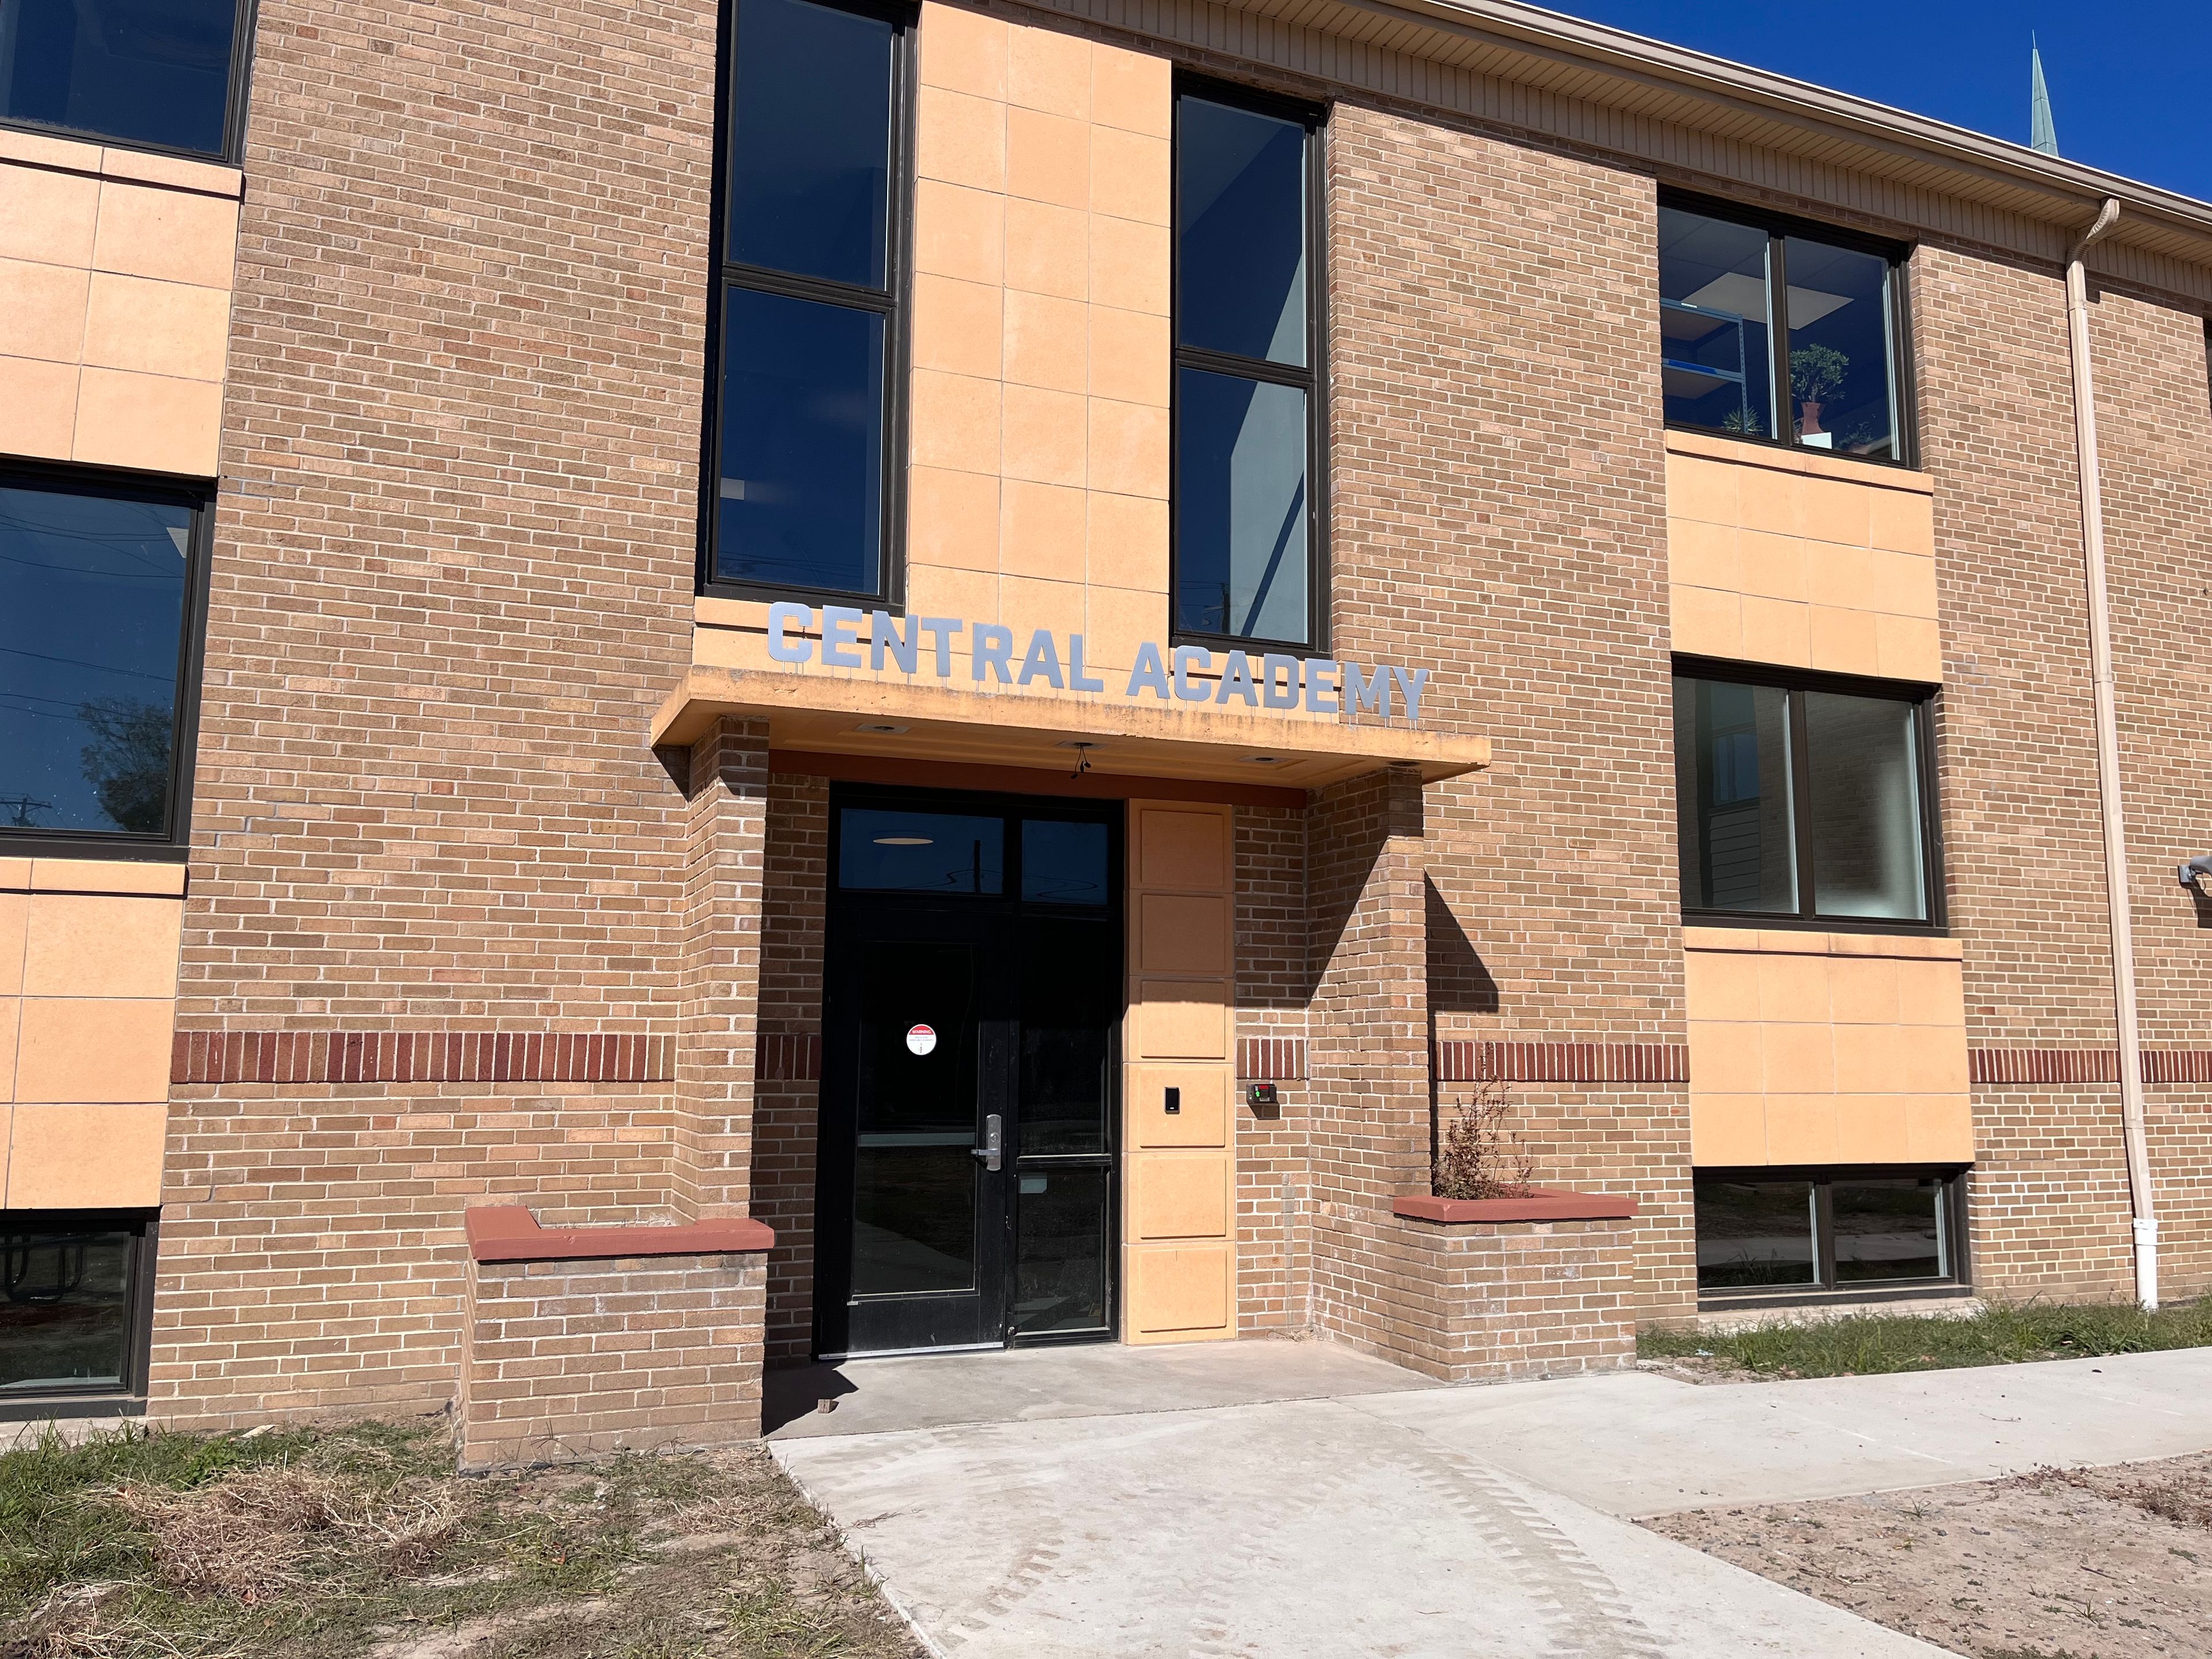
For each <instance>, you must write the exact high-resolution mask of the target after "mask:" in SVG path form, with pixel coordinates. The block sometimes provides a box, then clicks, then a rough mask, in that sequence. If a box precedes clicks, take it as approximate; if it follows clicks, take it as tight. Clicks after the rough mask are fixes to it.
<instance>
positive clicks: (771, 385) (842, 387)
mask: <svg viewBox="0 0 2212 1659" xmlns="http://www.w3.org/2000/svg"><path fill="white" fill-rule="evenodd" d="M735 8H736V9H735V19H734V23H733V28H732V39H733V47H732V54H733V56H732V69H731V73H730V84H729V93H728V97H729V109H730V163H729V167H728V181H727V190H726V197H725V199H724V220H725V225H726V235H725V238H724V249H723V259H722V264H721V272H722V282H723V287H724V298H723V310H722V329H721V357H722V363H721V375H720V390H719V396H718V398H717V400H716V411H717V412H716V416H715V418H716V420H717V422H718V432H719V436H718V438H717V441H716V448H717V451H718V453H717V458H716V459H717V465H716V467H715V477H714V484H713V488H714V513H712V514H711V515H710V517H709V519H708V541H709V550H708V556H707V558H706V560H705V561H704V565H705V573H704V574H705V575H706V577H707V579H708V580H709V581H725V582H743V583H746V584H749V585H751V586H765V587H772V588H779V589H786V590H790V589H812V590H816V591H819V592H834V593H840V594H851V595H853V596H855V597H857V598H864V599H872V598H877V597H878V596H880V595H881V594H883V593H884V591H885V589H886V586H887V585H888V569H887V566H888V555H889V550H890V545H891V543H892V541H893V539H894V535H893V532H894V530H895V527H896V515H895V514H893V513H890V512H889V511H888V510H887V508H886V504H885V503H886V498H887V494H888V490H889V486H890V480H891V478H892V477H894V476H896V470H897V466H898V463H899V461H900V459H902V458H900V457H898V456H896V455H893V454H891V453H890V441H889V438H888V436H887V435H888V434H889V433H890V430H891V428H892V419H891V416H892V410H893V408H894V406H895V405H894V400H895V399H896V398H898V397H899V396H900V386H899V379H900V377H899V376H898V375H897V374H896V373H895V372H894V370H893V367H892V362H891V359H892V356H893V354H894V353H895V352H896V349H897V338H898V330H897V320H898V316H897V313H898V307H899V304H900V301H899V295H900V292H901V290H902V281H901V279H900V276H899V274H898V271H897V269H896V266H897V264H898V252H899V249H898V243H897V240H896V237H894V236H893V234H892V229H893V226H894V223H895V219H894V216H893V214H892V212H891V204H892V200H893V192H894V191H895V189H896V188H899V187H901V185H902V179H901V163H900V159H899V158H900V148H901V140H900V133H901V120H900V116H899V100H900V95H901V94H900V87H901V85H902V61H903V52H904V47H903V41H902V31H901V30H900V29H899V28H898V27H896V26H895V25H893V24H891V23H889V22H886V21H884V20H883V19H881V18H879V17H877V16H873V15H868V14H866V13H862V12H856V11H846V10H843V9H839V8H836V7H834V6H823V5H813V4H810V3H808V0H735Z"/></svg>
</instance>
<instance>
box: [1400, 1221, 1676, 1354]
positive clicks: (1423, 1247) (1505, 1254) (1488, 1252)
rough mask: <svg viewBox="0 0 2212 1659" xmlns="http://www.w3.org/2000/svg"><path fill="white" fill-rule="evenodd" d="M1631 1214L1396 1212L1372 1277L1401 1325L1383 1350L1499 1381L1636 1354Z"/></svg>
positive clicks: (1634, 1227)
mask: <svg viewBox="0 0 2212 1659" xmlns="http://www.w3.org/2000/svg"><path fill="white" fill-rule="evenodd" d="M1635 1234H1636V1224H1635V1223H1634V1222H1632V1221H1538V1222H1503V1223H1474V1224H1471V1225H1449V1226H1439V1225H1432V1224H1431V1223H1428V1222H1425V1221H1408V1220H1404V1219H1401V1220H1399V1222H1398V1231H1397V1232H1396V1234H1395V1237H1392V1239H1391V1240H1390V1242H1389V1256H1390V1258H1391V1259H1392V1260H1393V1261H1394V1262H1395V1264H1396V1269H1397V1270H1396V1273H1395V1274H1394V1275H1393V1276H1392V1277H1391V1279H1389V1280H1388V1281H1386V1282H1384V1283H1382V1284H1378V1285H1377V1286H1376V1290H1377V1291H1378V1295H1379V1296H1380V1297H1381V1298H1382V1299H1383V1301H1384V1302H1385V1304H1386V1305H1388V1306H1389V1310H1390V1316H1391V1317H1392V1319H1393V1321H1394V1322H1395V1323H1397V1324H1399V1325H1400V1326H1401V1327H1402V1328H1404V1329H1405V1330H1406V1331H1407V1342H1406V1343H1405V1345H1404V1346H1402V1347H1401V1348H1400V1349H1398V1350H1397V1351H1395V1352H1393V1354H1392V1356H1391V1357H1392V1358H1395V1359H1396V1360H1397V1361H1398V1362H1399V1363H1400V1364H1405V1365H1410V1366H1411V1367H1413V1370H1417V1371H1421V1372H1425V1374H1427V1375H1428V1376H1434V1377H1440V1378H1442V1379H1443V1381H1445V1382H1448V1383H1477V1382H1480V1383H1504V1382H1512V1381H1516V1380H1520V1379H1523V1378H1528V1377H1535V1376H1577V1375H1579V1374H1580V1373H1583V1372H1585V1371H1611V1370H1628V1369H1631V1368H1632V1367H1633V1366H1634V1365H1635V1364H1636V1322H1637V1304H1638V1294H1637V1288H1636V1277H1637V1275H1636V1246H1635Z"/></svg>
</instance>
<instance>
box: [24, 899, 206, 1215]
mask: <svg viewBox="0 0 2212 1659" xmlns="http://www.w3.org/2000/svg"><path fill="white" fill-rule="evenodd" d="M184 879H185V869H184V866H182V865H179V864H143V863H135V862H128V863H126V862H124V861H121V860H92V859H82V860H80V859H35V860H33V859H0V1101H5V1102H10V1103H12V1106H11V1108H10V1110H9V1113H8V1121H7V1125H6V1133H5V1138H4V1139H0V1206H6V1207H9V1208H13V1209H52V1208H98V1207H137V1206H151V1205H154V1204H157V1203H159V1202H160V1201H161V1142H162V1135H163V1133H164V1126H165V1124H166V1122H167V1100H168V1092H169V1058H170V1049H171V1047H172V1044H173V1037H174V1032H175V1028H176V995H177V963H178V953H179V939H180V936H181V933H182V928H183V921H184Z"/></svg>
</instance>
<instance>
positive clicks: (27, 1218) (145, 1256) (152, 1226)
mask: <svg viewBox="0 0 2212 1659" xmlns="http://www.w3.org/2000/svg"><path fill="white" fill-rule="evenodd" d="M16 1231H24V1232H33V1231H35V1232H42V1233H66V1232H88V1233H104V1232H121V1233H128V1234H130V1235H131V1255H130V1261H129V1262H128V1264H127V1265H126V1266H125V1269H124V1273H125V1300H124V1307H123V1363H122V1367H121V1370H122V1379H123V1380H122V1383H121V1386H119V1387H117V1386H113V1385H102V1384H100V1383H86V1384H84V1385H82V1386H81V1387H77V1388H62V1389H39V1390H37V1391H36V1392H33V1391H30V1390H24V1391H21V1392H20V1393H6V1392H0V1422H4V1423H16V1422H23V1421H26V1420H40V1419H46V1418H66V1417H114V1416H138V1415H141V1414H143V1413H144V1411H145V1409H146V1385H147V1376H148V1370H149V1359H150V1358H151V1356H152V1351H153V1346H154V1264H155V1256H156V1255H158V1254H159V1252H160V1248H161V1212H159V1211H157V1210H145V1209H136V1210H0V1238H4V1237H9V1236H11V1235H12V1234H14V1233H15V1232H16Z"/></svg>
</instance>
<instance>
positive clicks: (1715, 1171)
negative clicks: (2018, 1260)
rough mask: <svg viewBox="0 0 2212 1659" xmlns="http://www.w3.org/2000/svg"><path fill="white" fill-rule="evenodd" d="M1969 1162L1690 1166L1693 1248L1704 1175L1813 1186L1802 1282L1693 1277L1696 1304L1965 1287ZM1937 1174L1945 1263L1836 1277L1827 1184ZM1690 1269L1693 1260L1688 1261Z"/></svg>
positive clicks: (1809, 1300)
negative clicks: (1933, 1274) (1917, 1272)
mask: <svg viewBox="0 0 2212 1659" xmlns="http://www.w3.org/2000/svg"><path fill="white" fill-rule="evenodd" d="M1972 1175H1973V1166H1972V1164H1746V1165H1714V1166H1712V1167H1711V1168H1705V1167H1700V1168H1699V1169H1696V1170H1692V1171H1691V1188H1692V1192H1691V1200H1690V1216H1691V1234H1692V1239H1691V1249H1692V1255H1693V1256H1694V1255H1695V1252H1696V1248H1697V1244H1696V1230H1697V1196H1696V1188H1698V1187H1699V1186H1701V1185H1705V1184H1707V1183H1711V1184H1712V1185H1715V1186H1719V1185H1723V1184H1734V1185H1759V1184H1763V1183H1771V1184H1775V1185H1781V1184H1784V1183H1795V1182H1809V1183H1810V1184H1811V1185H1812V1187H1813V1203H1814V1211H1813V1272H1814V1282H1813V1283H1811V1284H1809V1285H1699V1286H1698V1287H1697V1289H1698V1305H1699V1307H1700V1308H1711V1307H1719V1306H1727V1307H1741V1306H1744V1305H1746V1304H1771V1305H1781V1304H1793V1305H1803V1304H1821V1303H1850V1302H1898V1301H1905V1300H1907V1299H1910V1298H1912V1297H1928V1298H1929V1299H1931V1300H1934V1299H1942V1298H1946V1297H1960V1296H1967V1295H1971V1294H1972V1291H1973V1284H1974V1273H1973V1257H1972V1252H1971V1250H1970V1249H1969V1242H1968V1233H1967V1225H1966V1223H1967V1209H1966V1200H1967V1196H1968V1190H1967V1189H1968V1183H1969V1182H1970V1180H1971V1178H1972ZM1929 1180H1934V1181H1940V1182H1942V1183H1943V1190H1942V1222H1943V1246H1942V1248H1943V1251H1944V1254H1945V1255H1947V1256H1948V1258H1949V1261H1950V1266H1951V1271H1950V1273H1948V1275H1945V1276H1943V1277H1941V1278H1935V1279H1922V1278H1913V1279H1852V1280H1851V1281H1850V1283H1849V1284H1848V1285H1846V1284H1844V1283H1842V1282H1840V1281H1839V1280H1838V1279H1837V1278H1836V1237H1835V1219H1834V1217H1835V1211H1834V1199H1833V1195H1832V1190H1831V1189H1832V1188H1834V1187H1835V1186H1836V1185H1837V1184H1838V1182H1840V1183H1842V1184H1844V1185H1845V1186H1849V1185H1850V1184H1851V1183H1852V1182H1860V1181H1929ZM1692 1270H1693V1272H1694V1263H1693V1268H1692Z"/></svg>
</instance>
